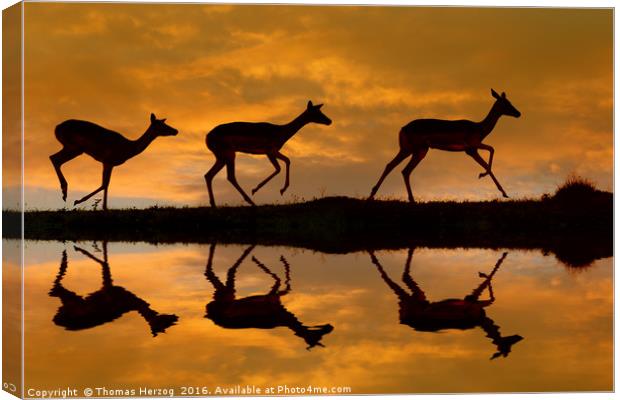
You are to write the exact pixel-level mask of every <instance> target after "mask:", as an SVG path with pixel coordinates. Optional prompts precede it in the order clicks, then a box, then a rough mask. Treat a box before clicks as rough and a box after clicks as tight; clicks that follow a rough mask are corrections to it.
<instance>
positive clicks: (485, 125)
mask: <svg viewBox="0 0 620 400" xmlns="http://www.w3.org/2000/svg"><path fill="white" fill-rule="evenodd" d="M501 116H502V114H501V113H500V111H499V106H498V105H497V102H495V103H493V107H491V110H490V111H489V114H488V115H487V116H486V117H485V118H484V119H483V120H482V121H480V125H481V126H482V139H484V138H485V137H487V135H488V134H489V133H491V131H492V130H493V128H495V124H497V121H498V120H499V117H501Z"/></svg>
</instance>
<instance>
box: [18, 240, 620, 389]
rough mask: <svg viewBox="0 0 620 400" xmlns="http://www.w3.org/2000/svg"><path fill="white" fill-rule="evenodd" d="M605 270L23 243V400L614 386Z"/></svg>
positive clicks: (463, 253)
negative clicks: (282, 390)
mask: <svg viewBox="0 0 620 400" xmlns="http://www.w3.org/2000/svg"><path fill="white" fill-rule="evenodd" d="M504 253H506V254H505V256H504ZM106 259H107V262H106ZM612 261H613V259H612V258H605V259H601V260H597V261H594V262H593V263H592V264H591V265H590V266H588V267H582V268H570V267H567V266H565V265H564V264H562V263H561V262H559V261H558V260H557V259H556V258H555V257H554V256H553V255H548V256H546V255H543V254H542V253H541V252H540V251H536V250H531V251H524V250H505V251H504V250H489V249H428V248H416V249H403V250H399V251H375V252H374V253H372V254H370V253H366V252H358V253H350V254H345V255H334V254H323V253H318V252H313V251H309V250H302V249H297V248H287V247H261V246H258V247H250V246H247V245H217V246H214V245H198V244H196V245H185V244H174V245H159V246H154V245H149V244H144V243H117V242H114V243H107V244H106V243H102V242H96V243H91V242H78V243H68V242H67V243H61V242H27V243H26V259H25V265H26V267H25V268H26V269H25V284H24V288H25V294H24V301H25V387H26V389H28V388H35V389H46V388H59V387H72V388H77V389H78V391H80V392H82V391H83V389H84V388H87V387H89V388H96V387H105V388H107V389H131V388H140V387H149V388H174V390H175V394H176V395H179V394H181V392H180V391H181V390H182V389H181V388H182V387H197V388H200V389H201V390H202V388H203V387H206V388H207V390H210V393H211V394H213V392H214V390H215V389H216V388H217V387H218V386H219V387H221V388H237V385H242V386H244V387H245V385H254V386H256V387H263V388H264V387H276V388H277V387H278V386H284V385H286V386H287V387H289V388H294V387H307V386H308V385H313V386H317V387H327V388H330V389H331V388H332V387H349V388H351V393H354V394H363V393H423V392H469V391H475V392H485V391H493V392H501V391H565V390H570V391H573V390H588V391H593V390H596V391H598V390H606V391H608V390H612V367H613V349H612V345H613V342H612V339H613V338H612V311H613V310H612V308H613V293H612V264H613V262H612ZM96 394H97V393H95V395H96ZM263 394H264V392H263Z"/></svg>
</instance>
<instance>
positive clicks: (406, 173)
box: [403, 149, 428, 203]
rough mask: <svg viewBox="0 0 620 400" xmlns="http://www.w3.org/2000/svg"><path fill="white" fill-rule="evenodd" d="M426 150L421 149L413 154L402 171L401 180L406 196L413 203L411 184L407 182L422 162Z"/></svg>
mask: <svg viewBox="0 0 620 400" xmlns="http://www.w3.org/2000/svg"><path fill="white" fill-rule="evenodd" d="M427 152H428V149H421V150H418V151H416V152H414V153H413V156H412V157H411V160H409V162H408V163H407V165H406V166H405V168H404V169H403V178H404V179H405V186H406V187H407V196H408V197H409V201H410V202H412V203H413V201H414V200H413V193H412V192H411V183H410V182H409V177H410V176H411V171H413V169H414V168H415V167H416V166H417V165H418V164H419V163H420V161H422V159H423V158H424V157H425V156H426V153H427Z"/></svg>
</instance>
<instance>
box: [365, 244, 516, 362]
mask: <svg viewBox="0 0 620 400" xmlns="http://www.w3.org/2000/svg"><path fill="white" fill-rule="evenodd" d="M413 252H414V249H413V248H410V249H409V252H408V255H407V261H406V262H405V270H404V271H403V276H402V279H403V282H404V283H405V284H406V285H407V287H408V288H409V290H410V291H411V293H408V292H407V291H406V290H405V289H404V288H402V287H401V286H400V285H398V284H397V283H396V282H394V281H393V280H392V279H391V278H390V277H389V276H388V274H387V273H386V272H385V270H384V269H383V266H382V265H381V263H380V262H379V260H378V259H377V257H376V256H375V254H374V253H373V252H370V260H371V262H372V263H373V264H374V265H375V266H376V267H377V269H378V270H379V273H380V274H381V278H383V280H384V281H385V283H386V284H387V285H388V286H389V287H390V288H391V289H392V290H393V291H394V293H395V294H396V295H397V296H398V298H399V306H400V310H399V315H400V323H401V324H403V325H409V326H410V327H412V328H413V329H415V330H416V331H421V332H439V331H442V330H447V329H458V330H468V329H473V328H476V327H480V328H482V330H483V331H484V332H485V333H486V336H487V337H488V338H490V339H491V341H492V343H493V344H494V345H495V347H496V349H497V351H496V352H495V353H494V354H493V355H492V356H491V359H492V360H493V359H495V358H497V357H500V356H503V357H507V356H508V354H509V353H510V351H511V350H512V346H513V345H514V344H516V343H518V342H520V341H521V340H523V337H522V336H519V335H510V336H502V334H501V333H500V327H499V326H498V325H496V324H495V322H494V321H493V320H492V319H491V318H489V317H488V316H487V314H486V311H485V308H486V307H489V306H490V305H492V304H493V302H494V301H495V296H494V294H493V288H492V286H491V280H492V279H493V276H494V275H495V273H496V272H497V270H498V269H499V267H500V266H501V265H502V263H503V262H504V259H505V258H506V256H507V255H508V253H504V254H502V256H501V257H500V258H499V260H497V263H496V264H495V267H494V268H493V269H492V270H491V272H490V273H489V274H485V273H482V272H479V273H478V275H479V276H480V277H481V278H484V280H483V281H482V283H480V284H479V285H478V286H477V287H476V288H474V290H473V291H472V292H471V293H470V294H469V295H467V296H465V297H463V298H462V299H445V300H441V301H434V302H431V301H429V300H428V299H427V297H426V294H425V293H424V291H423V290H422V289H421V288H420V286H418V284H417V283H416V281H415V280H414V279H413V278H412V276H411V259H412V258H413ZM484 290H488V292H489V299H487V300H480V296H481V295H482V293H483V292H484Z"/></svg>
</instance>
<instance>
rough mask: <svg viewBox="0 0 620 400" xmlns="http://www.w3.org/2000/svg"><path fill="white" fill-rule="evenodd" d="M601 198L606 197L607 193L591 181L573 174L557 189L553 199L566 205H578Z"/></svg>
mask: <svg viewBox="0 0 620 400" xmlns="http://www.w3.org/2000/svg"><path fill="white" fill-rule="evenodd" d="M600 196H603V197H604V196H605V192H601V191H600V190H598V189H597V188H596V186H595V185H594V183H593V182H592V181H591V180H589V179H587V178H583V177H581V176H579V175H574V174H572V175H570V176H569V177H568V178H566V181H564V183H562V184H561V185H560V186H559V187H558V188H557V190H556V191H555V193H554V195H553V199H554V200H556V201H560V202H564V203H573V204H578V203H580V202H587V201H588V200H589V199H592V198H594V197H600Z"/></svg>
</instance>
